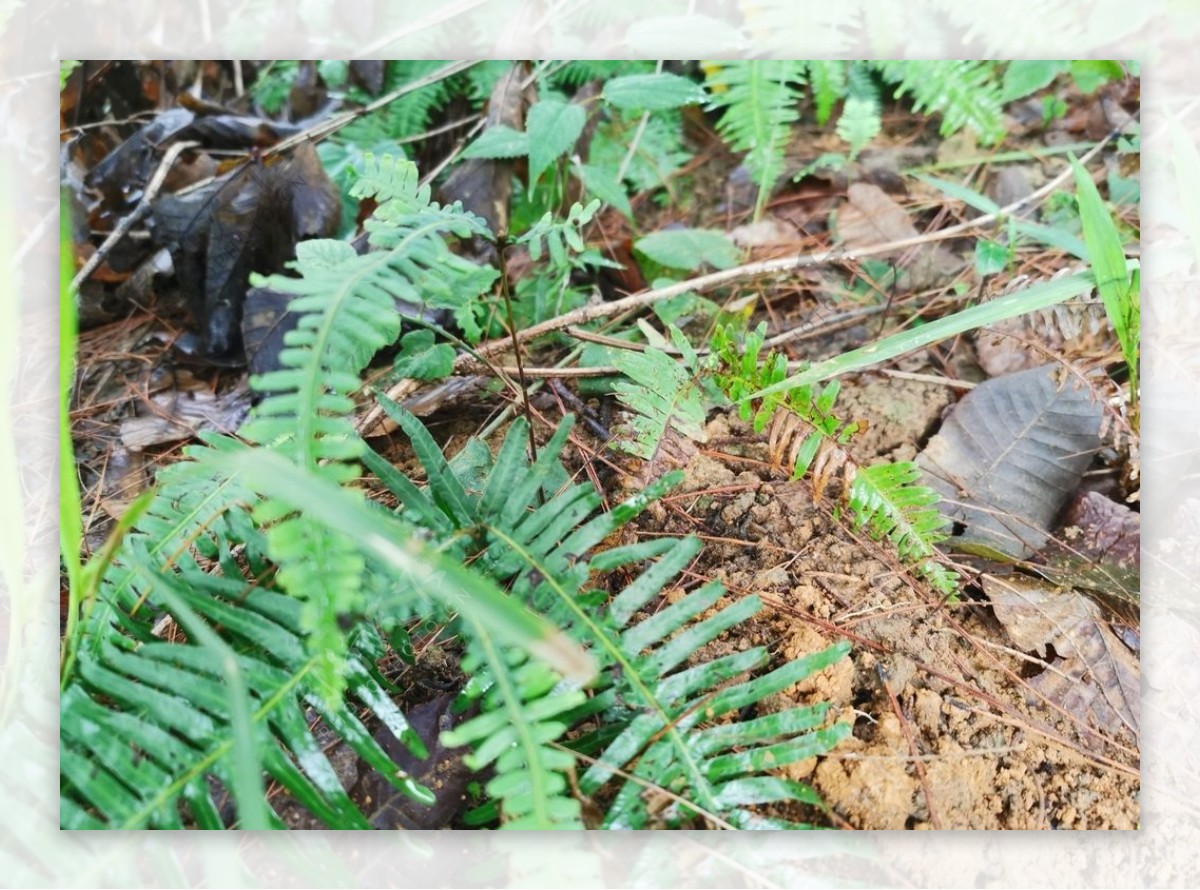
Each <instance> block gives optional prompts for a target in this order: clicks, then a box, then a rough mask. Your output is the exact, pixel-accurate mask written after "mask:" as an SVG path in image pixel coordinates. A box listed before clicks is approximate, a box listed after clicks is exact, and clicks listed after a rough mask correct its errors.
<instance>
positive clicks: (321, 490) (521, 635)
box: [201, 448, 596, 683]
mask: <svg viewBox="0 0 1200 890" xmlns="http://www.w3.org/2000/svg"><path fill="white" fill-rule="evenodd" d="M201 464H202V466H204V467H206V468H216V469H218V470H219V471H222V472H225V473H229V474H236V475H237V476H239V478H240V479H241V480H242V482H243V483H244V484H245V485H247V486H249V487H250V488H252V489H254V490H255V491H257V492H258V493H259V494H262V495H264V496H265V497H267V498H271V499H273V500H277V501H280V502H282V503H284V504H287V505H289V506H290V507H291V508H293V509H296V510H301V511H303V512H304V513H306V514H307V515H308V516H310V517H312V518H313V519H315V520H316V521H318V522H320V523H321V524H323V525H325V526H326V527H328V528H330V529H333V530H336V531H338V532H341V533H342V534H345V535H348V536H350V537H352V538H354V539H356V540H358V541H359V543H360V544H361V545H362V546H363V547H365V548H367V549H368V550H370V551H371V552H372V553H374V554H375V555H376V556H377V557H379V558H380V559H382V560H383V561H384V562H385V563H387V564H388V565H390V566H392V567H393V568H395V569H396V570H397V572H399V573H400V574H402V575H404V576H405V577H407V578H410V579H414V580H415V581H417V582H418V583H417V585H416V586H418V587H419V589H421V590H422V592H424V593H425V594H426V595H427V596H430V597H434V598H437V599H441V600H443V601H444V602H446V603H447V604H448V605H449V606H450V607H451V608H453V609H455V610H456V611H459V612H463V613H467V612H470V613H471V615H472V617H474V618H477V619H478V620H480V621H482V622H483V623H484V625H485V626H486V627H488V628H490V629H491V631H492V632H493V633H494V634H495V635H496V636H497V637H498V638H500V639H501V640H502V641H503V642H506V643H510V644H512V645H515V646H519V647H521V648H522V649H524V650H525V651H527V652H529V653H530V654H532V655H533V656H534V657H536V658H540V659H541V660H542V661H544V662H545V663H546V664H548V665H550V667H552V668H554V669H555V670H557V671H558V672H559V673H561V674H562V675H563V676H564V677H566V678H567V679H570V680H574V681H576V682H580V683H583V682H586V681H588V680H590V679H591V678H592V677H593V676H594V674H595V670H596V669H595V665H594V663H593V661H592V659H591V657H590V656H589V655H588V654H587V653H586V652H585V651H584V650H583V649H582V648H581V647H579V646H578V645H576V644H575V643H574V642H572V641H571V639H570V638H569V637H567V636H566V635H565V634H563V633H562V632H561V631H559V630H558V629H557V628H555V627H553V626H552V625H550V624H549V623H548V622H546V621H544V620H543V619H541V618H538V617H537V616H536V615H534V614H532V613H531V612H529V611H528V610H526V609H525V608H524V607H523V606H521V605H520V604H519V603H518V602H517V601H516V600H513V599H511V598H510V597H508V596H507V595H505V594H504V593H503V592H502V591H501V590H500V589H499V588H497V587H496V586H495V584H493V583H491V582H490V581H488V580H487V579H485V578H483V577H482V576H480V575H478V574H476V573H474V572H472V571H471V570H470V569H468V568H465V567H464V566H461V565H459V564H458V563H457V562H455V561H454V560H452V559H450V558H448V557H446V556H445V555H443V554H441V553H439V552H437V551H436V550H434V549H433V548H432V547H430V546H429V545H427V544H425V543H424V542H422V541H420V540H418V539H417V538H416V537H414V536H413V535H412V533H411V531H410V529H409V528H408V527H407V526H406V525H405V524H404V523H402V522H400V521H399V520H397V519H394V518H392V517H391V516H389V515H388V514H386V513H384V512H383V511H381V510H373V509H370V508H369V507H368V506H367V505H366V504H365V503H363V502H362V501H359V500H357V499H356V498H355V497H354V495H353V494H351V493H350V492H348V491H345V490H343V489H342V488H340V487H339V486H338V485H337V484H336V483H334V482H331V481H329V480H327V479H324V478H322V477H319V476H316V475H314V474H311V473H306V472H304V471H303V470H302V469H300V468H299V467H297V466H296V465H295V464H293V463H291V462H290V461H288V460H287V459H286V458H284V457H282V456H281V455H278V454H274V453H271V452H268V451H265V450H263V449H259V448H238V449H236V450H230V451H217V450H215V449H214V450H213V451H212V452H210V453H209V454H206V455H205V456H204V458H203V459H202V462H201Z"/></svg>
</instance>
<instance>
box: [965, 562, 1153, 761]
mask: <svg viewBox="0 0 1200 890" xmlns="http://www.w3.org/2000/svg"><path fill="white" fill-rule="evenodd" d="M983 590H984V593H986V594H987V596H988V599H990V600H991V602H992V609H993V610H994V611H995V613H996V617H997V618H998V619H999V621H1000V623H1001V624H1003V625H1004V629H1005V630H1006V631H1007V632H1008V635H1009V637H1010V638H1011V639H1012V641H1013V643H1014V644H1015V645H1016V647H1017V648H1018V649H1022V650H1024V651H1026V652H1036V653H1037V654H1038V655H1040V656H1041V657H1042V658H1046V657H1047V656H1049V654H1050V649H1049V647H1053V648H1054V654H1055V655H1056V657H1055V658H1054V660H1053V661H1051V662H1050V664H1049V666H1048V667H1047V669H1046V670H1045V671H1043V672H1042V673H1040V674H1038V675H1037V676H1035V677H1033V678H1031V679H1030V681H1029V684H1030V685H1031V686H1032V687H1033V688H1034V689H1036V690H1037V691H1038V692H1040V693H1041V694H1042V695H1044V696H1046V698H1047V699H1048V700H1050V701H1052V702H1054V703H1055V704H1057V705H1059V706H1060V707H1062V708H1063V709H1064V710H1065V711H1067V712H1068V713H1069V714H1071V715H1073V716H1075V717H1077V718H1079V719H1080V720H1082V721H1084V722H1085V723H1086V724H1088V725H1090V726H1093V727H1095V728H1097V729H1102V730H1105V731H1107V732H1110V733H1113V734H1119V733H1120V732H1122V730H1128V731H1129V732H1131V733H1133V735H1134V737H1135V738H1137V737H1138V735H1139V725H1138V717H1139V709H1140V702H1141V670H1140V668H1139V666H1138V662H1137V659H1136V658H1135V657H1134V655H1133V653H1132V652H1130V651H1129V649H1127V648H1126V647H1125V646H1124V645H1123V644H1122V643H1121V641H1120V640H1118V639H1117V637H1116V636H1115V635H1114V634H1113V632H1112V631H1111V630H1109V628H1108V624H1107V623H1106V622H1105V621H1104V619H1103V617H1102V615H1101V611H1100V608H1099V606H1097V605H1096V604H1095V603H1093V602H1092V601H1091V600H1089V599H1088V598H1087V597H1085V596H1083V595H1082V594H1080V593H1077V592H1075V591H1072V590H1068V591H1060V590H1055V589H1053V588H1050V587H1047V586H1044V585H1040V584H1037V583H1035V582H1030V581H1025V580H1023V579H1022V580H1016V579H1014V578H1006V579H1001V578H996V577H993V576H991V575H984V576H983Z"/></svg>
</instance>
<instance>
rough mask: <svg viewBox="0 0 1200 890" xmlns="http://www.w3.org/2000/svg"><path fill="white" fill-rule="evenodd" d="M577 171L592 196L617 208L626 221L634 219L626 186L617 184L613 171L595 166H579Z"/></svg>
mask: <svg viewBox="0 0 1200 890" xmlns="http://www.w3.org/2000/svg"><path fill="white" fill-rule="evenodd" d="M575 169H576V171H577V174H578V176H579V180H580V181H581V182H582V183H583V187H584V188H585V189H587V191H588V192H589V193H590V194H592V195H595V196H596V197H597V198H599V199H600V200H601V201H603V202H604V203H605V204H608V205H609V206H610V207H615V208H616V209H617V210H618V211H620V213H621V215H622V216H624V217H625V218H626V219H629V220H632V219H633V207H632V206H630V204H629V195H627V194H625V186H623V185H621V183H619V182H617V180H616V177H614V176H613V174H612V171H611V170H609V169H608V168H607V167H597V166H595V165H593V164H579V165H578V166H577V167H576V168H575Z"/></svg>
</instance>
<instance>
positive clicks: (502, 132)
mask: <svg viewBox="0 0 1200 890" xmlns="http://www.w3.org/2000/svg"><path fill="white" fill-rule="evenodd" d="M527 154H529V137H528V136H527V135H526V134H525V133H522V132H520V131H519V130H514V129H513V128H512V127H506V126H504V125H503V124H498V125H497V126H494V127H488V128H487V129H486V130H484V131H483V133H482V134H480V136H479V138H478V139H476V140H475V141H474V142H472V143H471V144H470V145H468V146H467V148H466V150H465V151H464V152H463V153H462V156H463V157H464V158H519V157H524V156H525V155H527Z"/></svg>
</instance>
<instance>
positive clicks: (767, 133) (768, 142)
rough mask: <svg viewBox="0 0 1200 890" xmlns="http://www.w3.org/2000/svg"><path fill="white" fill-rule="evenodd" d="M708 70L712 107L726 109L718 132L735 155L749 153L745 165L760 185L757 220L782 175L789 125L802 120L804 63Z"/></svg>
mask: <svg viewBox="0 0 1200 890" xmlns="http://www.w3.org/2000/svg"><path fill="white" fill-rule="evenodd" d="M704 65H705V67H706V69H707V70H708V72H709V73H708V78H707V81H706V84H705V85H706V87H707V89H708V92H709V95H710V96H711V97H712V100H711V102H710V104H709V107H710V108H713V109H718V108H719V109H724V111H723V113H722V115H721V118H720V120H718V121H717V132H719V133H720V134H721V136H722V137H724V138H725V140H726V141H727V142H728V143H729V145H730V147H731V148H733V150H734V151H744V152H746V160H745V163H746V166H747V167H748V168H749V170H750V173H751V175H752V176H753V177H754V181H755V182H756V183H757V184H758V202H757V204H756V207H755V215H756V216H759V215H761V213H762V209H763V207H765V206H766V201H767V197H768V196H769V195H770V192H771V188H772V187H773V186H774V185H775V183H776V182H777V181H778V180H779V177H780V176H782V175H783V168H784V153H785V150H786V148H787V144H788V141H789V139H790V138H791V125H792V124H793V123H794V122H795V121H797V120H798V119H799V117H800V110H799V103H800V98H801V93H800V87H801V86H802V85H803V84H804V76H805V63H804V62H793V61H781V60H775V59H756V60H753V61H734V62H706V63H704Z"/></svg>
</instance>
